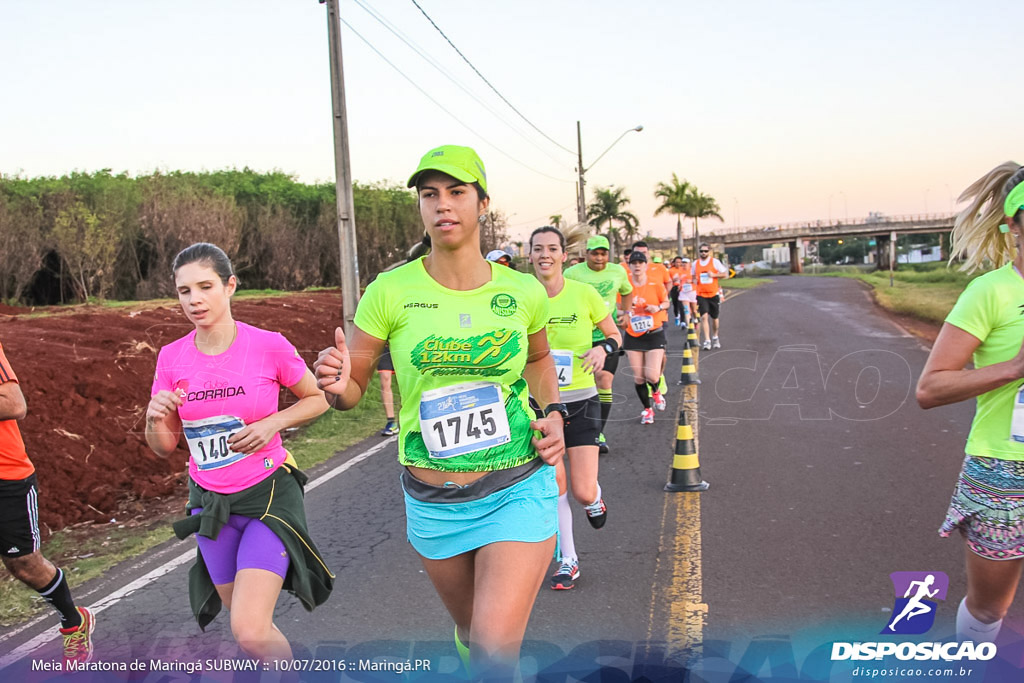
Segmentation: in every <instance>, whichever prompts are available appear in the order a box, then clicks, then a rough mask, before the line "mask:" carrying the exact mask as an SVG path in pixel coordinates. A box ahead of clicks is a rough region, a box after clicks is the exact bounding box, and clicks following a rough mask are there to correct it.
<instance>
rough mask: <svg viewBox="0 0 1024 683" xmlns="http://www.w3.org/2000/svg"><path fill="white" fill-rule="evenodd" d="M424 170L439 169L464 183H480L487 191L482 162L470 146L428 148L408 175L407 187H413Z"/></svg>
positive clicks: (485, 173) (485, 174)
mask: <svg viewBox="0 0 1024 683" xmlns="http://www.w3.org/2000/svg"><path fill="white" fill-rule="evenodd" d="M424 171H440V172H441V173H447V174H448V175H450V176H451V177H453V178H455V179H456V180H461V181H462V182H464V183H480V187H482V188H483V190H484V192H487V171H485V170H484V162H482V161H480V157H479V155H477V153H476V152H475V151H474V150H473V149H472V148H471V147H459V146H458V145H442V146H440V147H435V148H434V149H432V150H430V151H429V152H427V153H426V154H424V155H423V158H422V159H420V165H419V166H417V167H416V171H415V172H414V173H413V174H412V175H411V176H409V184H408V185H407V187H415V186H416V180H417V179H418V178H419V176H420V174H421V173H423V172H424Z"/></svg>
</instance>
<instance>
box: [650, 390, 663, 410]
mask: <svg viewBox="0 0 1024 683" xmlns="http://www.w3.org/2000/svg"><path fill="white" fill-rule="evenodd" d="M651 398H652V399H653V400H654V407H655V408H657V409H658V410H665V404H666V401H665V397H664V396H663V395H662V394H661V392H660V391H655V392H654V396H652V397H651Z"/></svg>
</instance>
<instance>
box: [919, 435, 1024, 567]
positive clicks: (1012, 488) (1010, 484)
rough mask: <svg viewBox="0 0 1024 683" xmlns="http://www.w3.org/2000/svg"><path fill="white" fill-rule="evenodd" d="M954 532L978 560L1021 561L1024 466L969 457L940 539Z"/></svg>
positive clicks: (1005, 461) (1023, 535) (1023, 547)
mask: <svg viewBox="0 0 1024 683" xmlns="http://www.w3.org/2000/svg"><path fill="white" fill-rule="evenodd" d="M954 529H959V530H960V533H961V534H963V536H964V539H965V540H966V541H967V547H969V548H970V549H971V551H972V552H974V553H975V554H977V555H980V556H981V557H984V558H987V559H990V560H1016V559H1019V558H1021V557H1024V462H1017V461H1014V460H1001V459H999V458H980V457H975V456H973V455H968V456H967V457H966V458H965V459H964V467H963V469H962V470H961V472H960V479H959V480H958V481H957V485H956V490H955V491H954V492H953V499H952V501H950V504H949V510H948V511H947V512H946V521H945V522H943V524H942V527H941V528H940V529H939V535H940V536H949V535H950V534H951V533H952V532H953V530H954Z"/></svg>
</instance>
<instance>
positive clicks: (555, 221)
mask: <svg viewBox="0 0 1024 683" xmlns="http://www.w3.org/2000/svg"><path fill="white" fill-rule="evenodd" d="M548 220H549V221H551V225H553V226H555V227H556V228H558V229H561V228H562V214H560V213H556V214H555V215H554V216H549V217H548Z"/></svg>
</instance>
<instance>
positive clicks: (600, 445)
mask: <svg viewBox="0 0 1024 683" xmlns="http://www.w3.org/2000/svg"><path fill="white" fill-rule="evenodd" d="M608 450H609V449H608V442H607V441H606V440H605V438H604V432H601V433H600V434H598V435H597V453H598V455H608Z"/></svg>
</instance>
